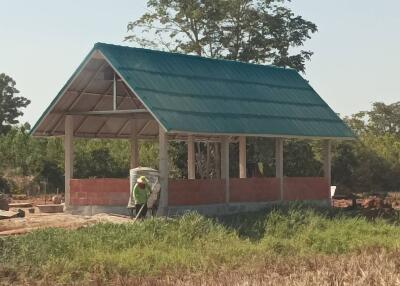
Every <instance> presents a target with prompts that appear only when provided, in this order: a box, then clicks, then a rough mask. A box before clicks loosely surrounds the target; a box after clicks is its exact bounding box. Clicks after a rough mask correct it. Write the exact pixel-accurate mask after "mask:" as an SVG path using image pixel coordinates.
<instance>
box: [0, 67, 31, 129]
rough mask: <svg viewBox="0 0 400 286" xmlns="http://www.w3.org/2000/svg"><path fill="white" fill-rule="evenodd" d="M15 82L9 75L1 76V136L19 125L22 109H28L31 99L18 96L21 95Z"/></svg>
mask: <svg viewBox="0 0 400 286" xmlns="http://www.w3.org/2000/svg"><path fill="white" fill-rule="evenodd" d="M15 84H16V83H15V81H14V80H13V79H12V78H11V77H9V76H8V75H6V74H4V73H2V74H0V134H4V133H6V132H8V131H9V130H10V129H11V125H13V124H17V123H18V122H19V121H18V119H17V118H18V117H19V116H21V115H23V112H22V111H21V108H24V107H27V106H28V105H29V103H30V100H29V99H26V98H25V97H23V96H16V94H18V93H19V91H18V89H16V88H15Z"/></svg>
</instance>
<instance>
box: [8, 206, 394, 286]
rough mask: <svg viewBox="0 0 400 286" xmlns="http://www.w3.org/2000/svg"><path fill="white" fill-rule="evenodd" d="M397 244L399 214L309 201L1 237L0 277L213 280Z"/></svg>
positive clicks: (83, 280)
mask: <svg viewBox="0 0 400 286" xmlns="http://www.w3.org/2000/svg"><path fill="white" fill-rule="evenodd" d="M399 247H400V227H399V226H398V219H396V218H392V220H390V221H389V220H387V219H383V218H376V219H374V220H371V219H366V218H364V217H361V216H357V215H354V214H353V213H347V212H335V211H332V210H321V209H313V208H310V207H305V206H290V207H287V208H277V209H270V210H267V211H265V212H259V213H252V214H241V215H234V216H227V217H220V218H205V217H202V216H200V215H198V214H187V215H185V216H183V217H180V218H177V219H151V220H146V221H143V222H139V223H135V224H123V225H116V224H98V225H95V226H91V227H87V228H82V229H79V230H74V231H67V230H62V229H46V230H41V231H35V232H33V233H30V234H27V235H22V236H15V237H5V238H0V277H1V280H0V281H2V283H26V282H28V283H29V281H41V282H43V283H50V284H52V283H54V284H57V283H59V284H63V283H65V284H69V283H71V282H75V283H76V282H78V283H89V282H90V281H92V282H93V281H100V282H101V281H103V282H104V281H114V282H115V281H117V280H115V279H117V278H118V283H116V284H124V283H123V281H126V280H124V279H128V280H129V279H131V278H135V279H142V280H143V281H150V280H149V279H156V280H155V281H163V279H165V277H172V278H171V279H174V278H177V277H180V278H179V279H181V278H182V277H186V276H188V277H189V276H191V275H206V276H207V277H214V278H213V279H215V280H213V281H216V280H217V279H221V278H218V277H219V276H218V277H217V276H215V275H218V273H227V275H229V273H236V274H235V275H238V274H237V273H253V272H254V271H255V269H259V274H260V273H262V272H263V271H266V269H267V268H268V267H272V268H274V267H275V271H278V268H279V267H284V266H285V265H286V266H285V267H287V265H293V267H294V268H293V269H294V270H293V271H294V272H293V273H295V272H296V270H295V269H297V268H296V266H298V265H302V264H303V263H305V261H317V260H321V262H320V265H321V267H322V266H323V265H324V263H327V261H329V259H333V258H335V257H336V259H333V261H332V262H331V264H332V265H334V264H335V263H337V261H340V260H341V259H343V260H344V262H346V261H351V259H353V258H354V256H357V255H361V256H363V255H364V254H365V253H366V251H367V252H368V253H375V254H374V255H376V257H381V255H383V257H381V258H382V259H383V260H385V261H386V260H387V259H386V258H385V257H386V256H388V255H389V256H390V255H391V253H395V252H397V251H398V250H399ZM368 253H367V254H368ZM376 253H378V254H376ZM382 253H383V254H382ZM367 256H368V255H367ZM346 257H347V258H346ZM362 259H364V260H368V259H369V258H368V257H366V258H362ZM371 261H373V260H371ZM387 262H388V263H391V261H387ZM310 263H311V262H310ZM307 265H309V264H307ZM310 265H311V264H310ZM276 267H278V268H276ZM306 268H307V267H306ZM249 271H250V272H249ZM278 272H279V271H278ZM253 274H254V273H253ZM232 277H234V275H233V276H232ZM249 277H250V276H249ZM121 279H122V280H121ZM146 279H147V280H146ZM224 279H225V278H224ZM237 279H240V277H238V278H237ZM249 279H251V278H249ZM49 281H50V282H49ZM121 281H122V282H121ZM135 281H138V280H135ZM182 281H184V280H182ZM164 282H165V281H164ZM182 283H183V282H182ZM100 284H101V283H100ZM189 284H190V283H189ZM228 284H229V283H228V282H227V285H228Z"/></svg>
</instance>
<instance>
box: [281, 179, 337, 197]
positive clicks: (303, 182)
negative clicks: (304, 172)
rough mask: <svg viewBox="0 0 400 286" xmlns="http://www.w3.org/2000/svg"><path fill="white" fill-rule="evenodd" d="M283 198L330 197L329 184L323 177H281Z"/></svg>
mask: <svg viewBox="0 0 400 286" xmlns="http://www.w3.org/2000/svg"><path fill="white" fill-rule="evenodd" d="M283 190H284V191H283V199H284V200H286V201H294V200H324V199H329V198H330V186H329V184H328V182H327V180H326V179H325V178H323V177H306V178H293V177H285V178H284V179H283Z"/></svg>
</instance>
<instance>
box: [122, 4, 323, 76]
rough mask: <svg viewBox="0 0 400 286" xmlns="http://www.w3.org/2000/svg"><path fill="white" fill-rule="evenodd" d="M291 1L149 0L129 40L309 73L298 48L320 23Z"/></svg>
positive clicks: (304, 55) (305, 55)
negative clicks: (296, 10) (297, 11)
mask: <svg viewBox="0 0 400 286" xmlns="http://www.w3.org/2000/svg"><path fill="white" fill-rule="evenodd" d="M288 2H290V0H148V1H147V6H148V8H149V9H150V11H149V12H147V13H145V14H144V15H142V16H141V17H140V18H139V19H138V20H136V21H133V22H130V23H129V24H128V32H129V33H130V35H128V36H127V37H126V38H125V39H126V40H128V41H132V42H135V43H137V44H139V45H141V46H144V47H152V48H163V49H167V50H169V51H175V52H181V53H186V54H197V55H201V56H207V57H212V58H225V59H230V60H239V61H244V62H254V63H261V64H263V63H269V64H274V65H278V66H283V67H292V68H294V69H296V70H298V71H302V72H304V71H305V62H306V61H307V60H309V59H310V57H311V56H312V52H311V51H306V50H300V51H299V52H297V53H296V52H294V51H293V50H296V51H297V50H299V47H301V46H303V44H304V42H305V41H306V40H307V39H310V38H311V34H313V33H315V32H316V31H317V26H316V25H315V24H314V23H312V22H310V21H307V20H305V19H303V18H302V17H301V16H298V15H295V14H294V13H293V11H292V10H291V9H289V8H288V7H286V6H285V4H287V3H288Z"/></svg>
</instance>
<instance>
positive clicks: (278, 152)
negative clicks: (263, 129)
mask: <svg viewBox="0 0 400 286" xmlns="http://www.w3.org/2000/svg"><path fill="white" fill-rule="evenodd" d="M275 176H276V177H277V178H278V179H279V182H280V184H279V190H280V199H281V201H283V138H276V139H275Z"/></svg>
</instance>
